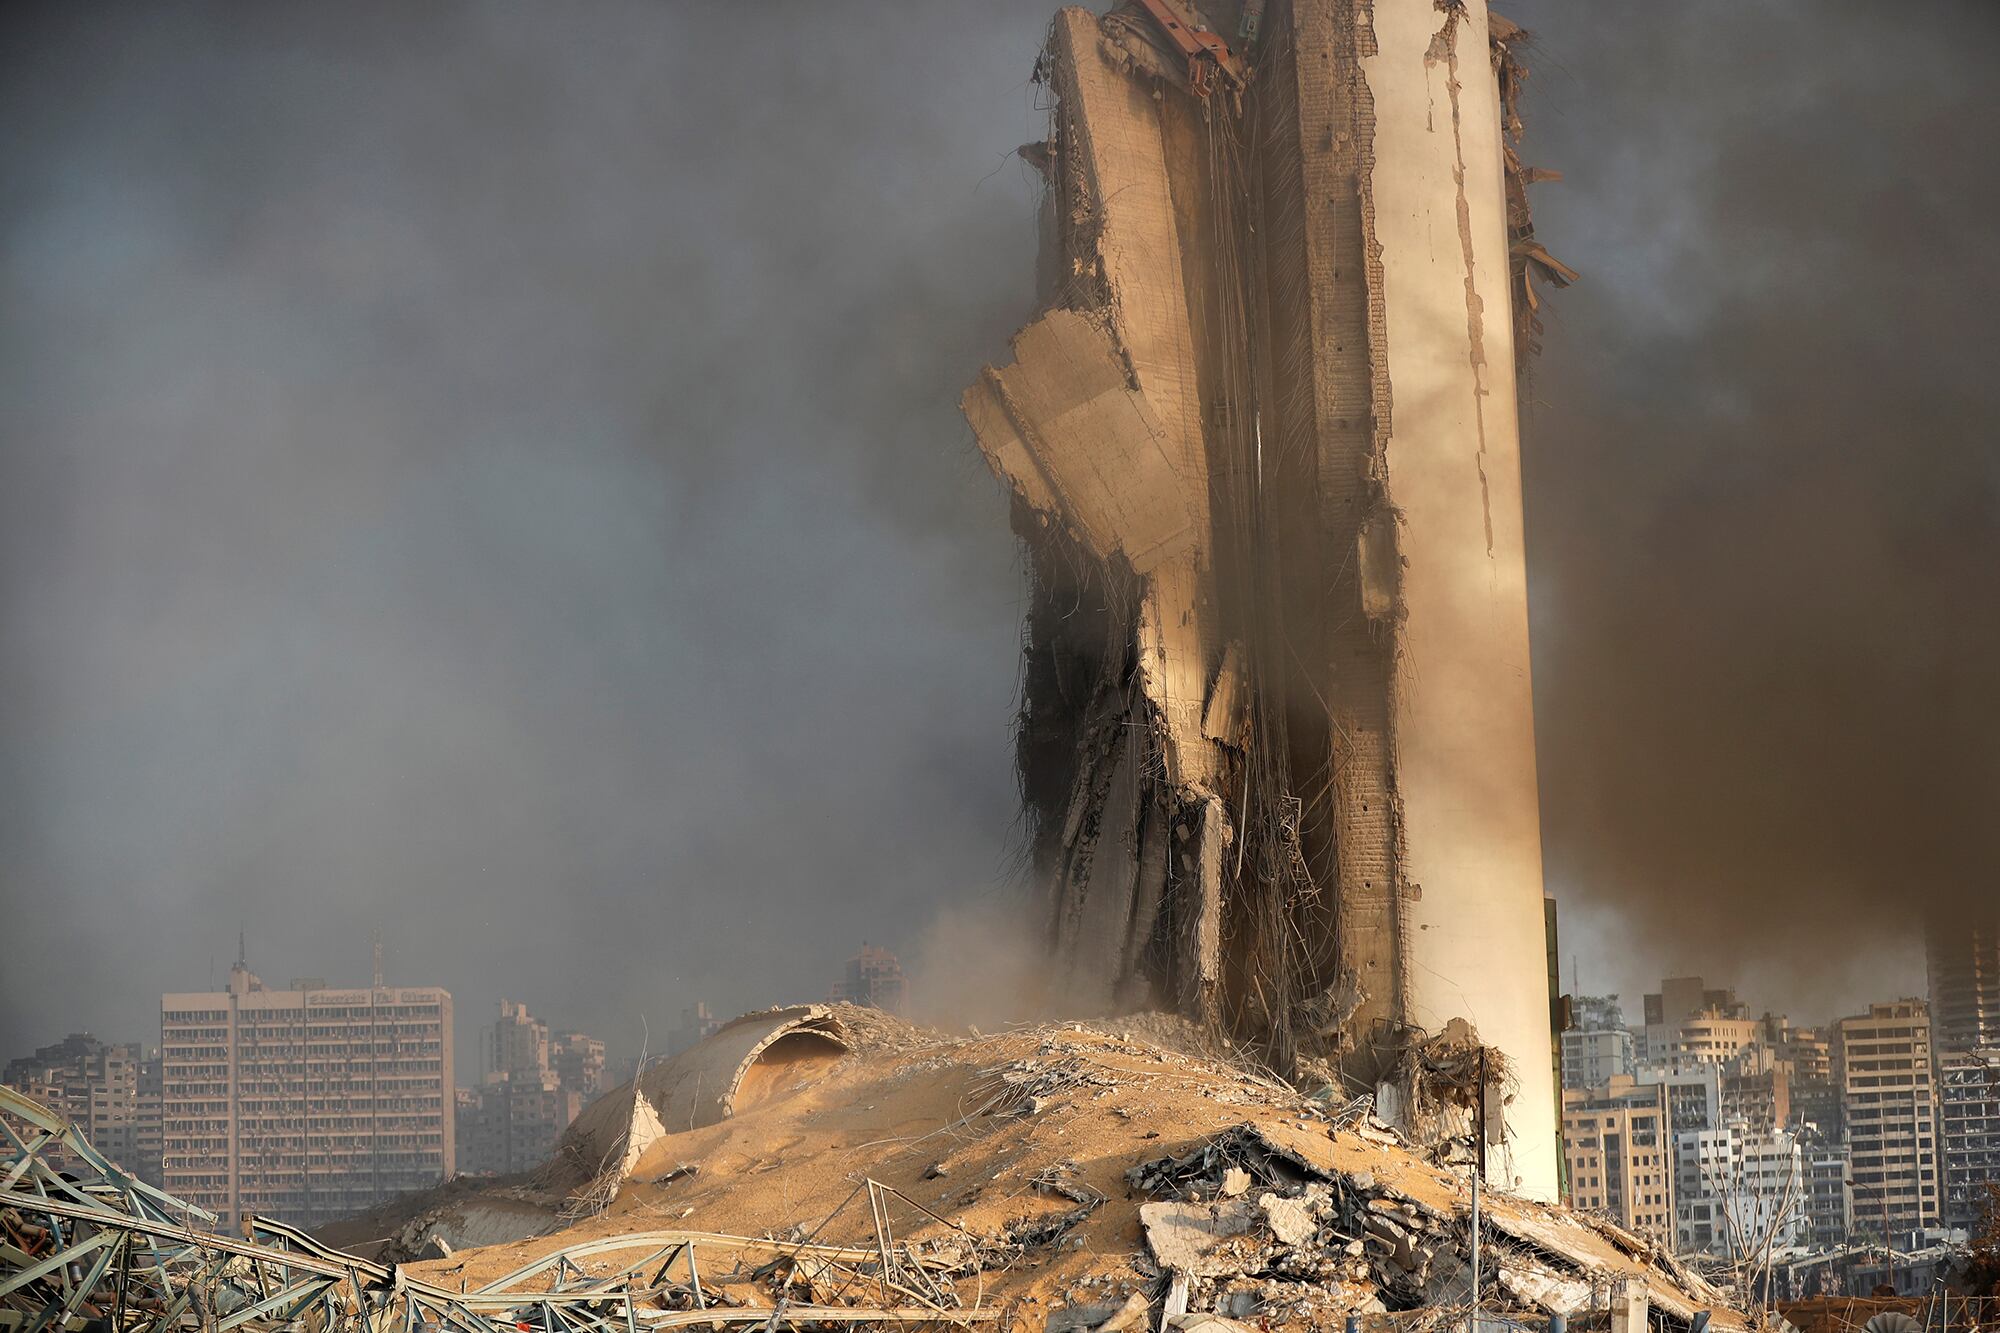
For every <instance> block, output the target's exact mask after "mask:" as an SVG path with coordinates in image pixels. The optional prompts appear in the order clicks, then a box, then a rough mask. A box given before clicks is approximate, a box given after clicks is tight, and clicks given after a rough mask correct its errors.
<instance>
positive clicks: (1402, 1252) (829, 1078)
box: [324, 1008, 1742, 1331]
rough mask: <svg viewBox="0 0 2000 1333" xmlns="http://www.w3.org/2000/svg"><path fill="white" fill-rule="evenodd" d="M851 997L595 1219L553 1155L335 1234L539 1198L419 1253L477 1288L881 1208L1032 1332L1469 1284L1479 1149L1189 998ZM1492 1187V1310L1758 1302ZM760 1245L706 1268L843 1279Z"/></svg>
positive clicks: (710, 1286)
mask: <svg viewBox="0 0 2000 1333" xmlns="http://www.w3.org/2000/svg"><path fill="white" fill-rule="evenodd" d="M840 1016H841V1017H842V1019H843V1020H845V1021H844V1024H843V1026H844V1028H845V1031H846V1034H847V1037H848V1040H849V1043H850V1045H851V1047H852V1049H851V1050H850V1051H848V1052H847V1053H845V1054H839V1053H832V1052H823V1053H820V1054H817V1055H815V1056H813V1057H812V1058H806V1059H794V1060H789V1061H785V1062H780V1063H773V1064H770V1065H760V1066H758V1067H757V1068H756V1069H755V1070H753V1071H752V1076H751V1077H750V1078H748V1079H746V1080H745V1083H744V1085H743V1087H742V1088H741V1090H740V1091H739V1092H738V1094H737V1097H736V1111H735V1114H734V1115H732V1116H731V1117H729V1118H728V1119H724V1120H721V1121H720V1122H719V1123H715V1124H710V1125H707V1126H705V1127H701V1128H695V1129H691V1130H683V1131H681V1132H673V1131H674V1127H673V1126H672V1125H669V1126H667V1129H668V1131H669V1132H668V1133H667V1134H666V1135H665V1136H664V1137H661V1138H659V1139H657V1140H656V1141H654V1142H653V1143H652V1144H651V1145H650V1147H648V1148H647V1149H646V1150H645V1151H644V1153H643V1154H642V1155H641V1156H640V1157H639V1158H638V1161H637V1162H636V1165H635V1166H634V1168H633V1170H632V1171H631V1172H630V1174H629V1175H628V1176H627V1177H626V1178H625V1179H624V1181H623V1182H622V1184H620V1185H619V1187H618V1188H617V1190H616V1192H615V1194H613V1195H611V1196H610V1201H609V1204H608V1206H607V1207H605V1209H604V1211H602V1212H601V1213H597V1214H596V1215H590V1216H583V1217H575V1216H572V1217H571V1218H570V1219H569V1220H568V1221H567V1222H566V1223H565V1222H564V1221H563V1220H561V1219H560V1218H558V1217H557V1209H558V1208H559V1206H560V1205H561V1203H562V1200H563V1195H564V1192H565V1190H567V1191H569V1193H570V1198H571V1199H572V1206H571V1210H570V1211H571V1213H572V1214H574V1212H575V1207H574V1202H573V1201H574V1198H575V1193H576V1191H577V1190H579V1189H580V1188H581V1187H582V1186H583V1185H584V1177H585V1175H586V1174H587V1173H583V1172H576V1171H571V1172H568V1173H565V1172H564V1171H563V1170H562V1169H561V1168H560V1167H559V1166H558V1167H556V1168H552V1169H551V1170H550V1171H545V1172H544V1173H543V1174H542V1175H541V1176H540V1177H539V1178H535V1179H522V1180H516V1181H513V1182H504V1183H495V1184H492V1185H486V1186H482V1187H478V1188H473V1189H467V1188H466V1186H465V1184H464V1183H463V1182H460V1183H458V1184H456V1185H455V1186H449V1187H446V1189H445V1190H444V1191H435V1192H432V1193H431V1194H429V1195H422V1196H417V1197H416V1198H415V1199H413V1200H410V1201H406V1202H405V1203H404V1204H403V1205H401V1207H400V1208H399V1209H391V1210H378V1212H376V1213H374V1214H369V1215H366V1216H364V1217H362V1218H358V1219H354V1220H353V1222H352V1223H350V1224H346V1225H344V1226H343V1227H339V1228H335V1229H333V1230H331V1231H330V1232H329V1233H327V1234H326V1235H325V1237H324V1238H325V1239H327V1240H330V1241H334V1242H336V1243H345V1244H349V1245H357V1244H358V1243H359V1242H362V1241H367V1240H377V1241H379V1240H380V1239H381V1238H383V1237H384V1236H386V1235H390V1234H391V1233H394V1234H395V1235H396V1239H397V1243H398V1245H399V1246H402V1247H409V1246H411V1245H412V1242H415V1241H421V1240H422V1239H423V1238H424V1237H423V1235H422V1233H423V1232H424V1231H425V1229H426V1228H430V1229H431V1230H432V1231H433V1232H438V1233H442V1234H446V1235H448V1236H449V1235H451V1234H453V1233H454V1229H455V1228H457V1230H456V1234H457V1236H458V1237H459V1238H460V1239H461V1240H463V1241H465V1242H468V1243H471V1244H474V1245H477V1244H479V1242H480V1241H481V1240H483V1239H486V1238H487V1237H488V1236H490V1235H492V1234H494V1233H493V1231H492V1230H491V1229H485V1230H484V1234H482V1225H481V1222H482V1219H485V1220H486V1221H489V1222H490V1221H491V1220H492V1218H496V1217H497V1218H500V1219H501V1227H502V1229H503V1230H504V1227H505V1225H507V1224H509V1223H510V1222H511V1223H512V1224H514V1225H518V1219H519V1216H520V1215H521V1213H522V1210H529V1211H533V1210H534V1209H535V1208H538V1207H539V1208H540V1209H541V1210H542V1211H541V1213H540V1217H541V1218H542V1219H543V1220H542V1221H541V1222H540V1223H539V1224H538V1225H539V1226H542V1227H545V1228H548V1230H547V1231H546V1234H542V1235H538V1236H536V1237H534V1238H533V1239H527V1240H515V1241H510V1242H507V1243H502V1244H488V1245H484V1246H482V1247H480V1248H457V1249H455V1251H454V1252H453V1253H451V1254H449V1255H447V1256H445V1257H443V1258H435V1259H430V1260H426V1261H420V1262H415V1263H412V1264H411V1265H410V1271H411V1272H412V1273H413V1274H414V1275H416V1276H419V1277H422V1278H425V1279H427V1280H429V1281H432V1282H436V1283H439V1284H442V1285H446V1286H450V1287H453V1288H457V1287H459V1286H460V1285H461V1284H469V1285H470V1286H472V1287H478V1286H479V1285H481V1284H482V1283H484V1282H487V1281H491V1280H492V1279H494V1278H496V1277H498V1276H500V1275H501V1274H503V1273H506V1272H508V1271H510V1270H513V1269H516V1268H519V1267H521V1266H522V1265H524V1264H526V1263H528V1262H530V1261H531V1260H533V1259H535V1258H538V1257H540V1256H542V1255H546V1254H549V1253H551V1252H553V1251H555V1250H557V1249H561V1248H565V1247H569V1246H573V1245H576V1244H578V1243H580V1242H583V1241H590V1240H597V1239H602V1238H608V1237H612V1236H616V1235H618V1234H620V1233H627V1232H646V1231H661V1230H670V1229H683V1230H699V1231H702V1232H712V1233H728V1234H733V1235H739V1236H775V1237H794V1238H799V1239H804V1238H806V1237H807V1236H810V1237H811V1238H812V1239H813V1240H814V1241H815V1242H819V1243H831V1244H836V1245H841V1244H845V1245H856V1246H868V1247H874V1246H876V1245H878V1244H880V1243H881V1241H882V1240H883V1239H884V1237H883V1236H882V1235H880V1234H878V1230H877V1228H878V1217H879V1219H880V1225H881V1227H882V1228H883V1230H884V1231H885V1232H886V1233H887V1237H886V1238H887V1239H888V1240H890V1241H893V1242H897V1243H908V1244H910V1245H911V1246H912V1247H913V1248H914V1250H915V1251H917V1252H924V1251H925V1250H926V1248H927V1247H929V1248H930V1249H932V1250H935V1251H936V1252H939V1253H945V1252H954V1253H956V1254H958V1255H959V1256H961V1258H960V1260H959V1262H958V1265H957V1268H956V1271H955V1272H954V1275H953V1277H952V1279H951V1280H952V1282H953V1284H954V1297H955V1303H956V1304H958V1305H960V1306H961V1307H968V1308H969V1307H975V1306H976V1307H978V1308H996V1307H997V1308H998V1309H1000V1310H1001V1311H1003V1312H1004V1316H1005V1319H1006V1322H1007V1323H1009V1324H1010V1325H1011V1326H1013V1327H1017V1328H1022V1329H1043V1328H1045V1327H1046V1328H1050V1329H1058V1330H1067V1329H1085V1328H1088V1329H1096V1328H1103V1329H1107V1330H1113V1331H1115V1330H1120V1329H1124V1328H1127V1327H1138V1326H1140V1325H1143V1326H1144V1327H1146V1328H1148V1329H1153V1328H1158V1327H1160V1325H1161V1322H1162V1319H1163V1317H1170V1316H1172V1315H1174V1314H1175V1313H1176V1312H1177V1311H1179V1310H1185V1311H1187V1312H1189V1317H1188V1318H1184V1319H1179V1320H1175V1321H1174V1322H1175V1323H1176V1325H1177V1326H1183V1327H1184V1326H1188V1325H1190V1324H1192V1323H1194V1322H1198V1321H1197V1320H1196V1319H1195V1318H1194V1316H1198V1315H1201V1314H1204V1313H1206V1312H1214V1313H1217V1314H1221V1315H1224V1316H1228V1317H1233V1318H1235V1319H1238V1320H1242V1321H1244V1322H1248V1323H1252V1324H1255V1325H1257V1326H1260V1327H1264V1328H1269V1329H1292V1328H1297V1329H1323V1328H1339V1327H1342V1325H1343V1324H1344V1322H1345V1319H1346V1316H1347V1315H1348V1314H1350V1313H1358V1314H1363V1315H1369V1314H1375V1313H1379V1312H1385V1311H1386V1312H1394V1311H1403V1310H1413V1309H1430V1310H1441V1309H1448V1308H1450V1307H1453V1306H1461V1307H1462V1306H1463V1305H1464V1304H1465V1302H1466V1301H1467V1299H1468V1297H1469V1292H1470V1272H1469V1264H1468V1260H1469V1257H1470V1255H1469V1251H1470V1245H1469V1238H1470V1227H1469V1213H1470V1207H1471V1178H1470V1174H1469V1172H1468V1170H1467V1168H1466V1167H1464V1166H1462V1165H1454V1164H1440V1163H1434V1162H1431V1161H1427V1160H1425V1159H1424V1158H1423V1157H1422V1156H1420V1155H1419V1154H1417V1153H1416V1152H1415V1151H1413V1150H1412V1149H1411V1148H1409V1147H1408V1146H1406V1145H1405V1144H1404V1143H1403V1142H1402V1141H1401V1140H1399V1139H1398V1138H1397V1137H1396V1136H1395V1135H1393V1134H1391V1133H1390V1132H1389V1131H1387V1130H1386V1129H1384V1128H1382V1127H1381V1126H1380V1125H1378V1124H1376V1123H1375V1122H1374V1121H1373V1120H1372V1119H1371V1117H1370V1116H1369V1115H1368V1111H1367V1104H1366V1103H1365V1102H1346V1101H1343V1100H1340V1099H1335V1098H1331V1097H1327V1098H1324V1099H1322V1098H1314V1097H1309V1096H1306V1095H1303V1094H1301V1093H1300V1092H1298V1091H1297V1090H1296V1089H1294V1088H1292V1087H1290V1086H1288V1085H1286V1084H1284V1083H1282V1082H1280V1081H1278V1080H1277V1079H1275V1078H1270V1077H1266V1076H1263V1075H1260V1074H1258V1073H1256V1072H1254V1071H1252V1070H1249V1069H1247V1068H1245V1067H1243V1066H1240V1065H1237V1064H1235V1063H1233V1062H1231V1061H1230V1060H1229V1058H1228V1053H1227V1052H1220V1051H1214V1050H1212V1049H1207V1050H1205V1049H1204V1047H1203V1045H1202V1042H1201V1039H1200V1037H1199V1035H1198V1034H1197V1033H1196V1032H1195V1031H1194V1030H1193V1029H1190V1028H1187V1027H1185V1026H1184V1025H1181V1024H1180V1023H1178V1022H1177V1021H1176V1020H1171V1019H1162V1018H1158V1017H1146V1018H1139V1019H1133V1020H1130V1021H1128V1022H1121V1021H1117V1020H1113V1021H1109V1022H1106V1023H1100V1024H1096V1025H1082V1024H1065V1025H1057V1026H1049V1027H1040V1028H1033V1029H1026V1030H1018V1031H1009V1032H1003V1033H997V1034H992V1035H973V1036H963V1037H955V1036H947V1035H942V1034H936V1033H929V1032H925V1031H922V1030H919V1029H916V1028H912V1027H909V1026H907V1025H903V1024H900V1023H896V1022H894V1021H892V1020H886V1019H883V1018H882V1017H881V1016H879V1015H876V1014H873V1013H872V1012H853V1011H848V1010H846V1009H844V1008H843V1010H842V1011H841V1015H840ZM697 1049H699V1048H697ZM619 1095H620V1094H619V1093H612V1094H608V1096H610V1097H617V1096H619ZM623 1095H624V1096H625V1097H627V1098H628V1099H629V1097H630V1096H631V1093H630V1091H629V1090H627V1091H626V1092H625V1093H624V1094H623ZM870 1181H874V1182H877V1185H878V1186H879V1187H881V1188H876V1189H871V1188H869V1185H868V1182H870ZM1482 1207H1483V1212H1484V1216H1485V1225H1484V1226H1483V1227H1482V1236H1483V1237H1484V1245H1483V1251H1484V1254H1483V1271H1484V1277H1485V1282H1484V1284H1483V1290H1484V1292H1485V1295H1486V1298H1487V1299H1486V1304H1487V1305H1488V1306H1490V1307H1497V1308H1499V1309H1502V1310H1515V1311H1519V1312H1521V1313H1524V1314H1533V1313H1536V1312H1542V1313H1553V1312H1557V1311H1560V1312H1562V1313H1565V1314H1567V1315H1570V1316H1572V1317H1573V1318H1574V1317H1576V1316H1580V1315H1584V1314H1586V1313H1587V1312H1590V1311H1593V1310H1594V1311H1608V1310H1609V1308H1610V1307H1611V1306H1612V1304H1613V1303H1614V1302H1615V1301H1620V1300H1621V1299H1622V1297H1623V1293H1624V1292H1625V1291H1626V1290H1627V1284H1628V1283H1636V1284H1643V1289H1644V1290H1645V1292H1646V1293H1647V1296H1648V1303H1649V1306H1650V1314H1651V1318H1652V1321H1653V1322H1654V1323H1656V1324H1659V1325H1663V1326H1668V1327H1671V1326H1675V1325H1684V1324H1685V1323H1686V1321H1687V1319H1688V1318H1689V1317H1690V1316H1691V1315H1692V1314H1693V1313H1694V1312H1695V1311H1696V1310H1702V1309H1705V1310H1711V1311H1713V1312H1714V1315H1715V1326H1716V1327H1717V1328H1723V1329H1726V1328H1731V1327H1736V1326H1739V1325H1740V1324H1741V1322H1742V1321H1741V1320H1740V1319H1739V1317H1738V1316H1736V1315H1735V1314H1733V1313H1731V1312H1730V1311H1729V1310H1728V1309H1727V1308H1726V1305H1725V1303H1724V1301H1723V1298H1722V1296H1721V1295H1720V1293H1718V1292H1716V1291H1715V1290H1714V1289H1713V1288H1711V1287H1709V1286H1707V1285H1706V1284H1705V1283H1703V1282H1702V1281H1701V1279H1700V1278H1699V1277H1697V1276H1695V1275H1693V1274H1691V1273H1688V1272H1685V1271H1684V1270H1681V1269H1680V1268H1679V1267H1678V1266H1677V1265H1675V1264H1674V1263H1673V1261H1672V1260H1671V1259H1670V1258H1667V1257H1665V1256H1664V1255H1663V1254H1662V1253H1660V1252H1659V1251H1656V1250H1655V1249H1654V1248H1653V1247H1652V1246H1651V1245H1650V1244H1649V1243H1648V1242H1647V1241H1646V1240H1645V1239H1644V1238H1641V1237H1637V1236H1632V1235H1629V1234H1627V1233H1624V1232H1621V1231H1620V1230H1618V1229H1617V1228H1615V1227H1612V1226H1609V1225H1608V1224H1605V1223H1603V1222H1602V1221H1598V1220H1592V1219H1586V1218H1582V1217H1579V1216H1576V1215H1573V1214H1570V1213H1568V1212H1567V1211H1566V1210H1563V1209H1560V1208H1549V1207H1543V1206H1541V1205H1537V1204H1532V1203H1528V1202H1525V1201H1521V1200H1517V1199H1511V1198H1508V1197H1506V1196H1504V1195H1497V1194H1494V1193H1492V1192H1490V1191H1489V1192H1487V1193H1486V1195H1485V1197H1484V1198H1483V1200H1482ZM488 1210H491V1213H490V1216H489V1211H488ZM468 1222H469V1223H470V1224H471V1225H467V1223H468ZM521 1229H522V1230H525V1229H527V1228H525V1227H523V1228H521ZM370 1232H372V1235H371V1234H368V1233H370ZM516 1234H518V1232H517V1233H516ZM433 1252H435V1251H433ZM614 1257H615V1256H614ZM603 1262H604V1263H605V1264H607V1265H608V1264H610V1263H611V1260H610V1259H606V1260H604V1261H603ZM762 1262H763V1260H762V1259H759V1260H757V1261H755V1262H752V1261H747V1260H746V1261H745V1262H743V1263H742V1264H741V1266H740V1267H739V1268H738V1269H737V1270H736V1271H735V1272H734V1273H730V1272H727V1271H725V1272H719V1273H704V1274H703V1275H702V1281H703V1284H704V1287H705V1290H706V1293H707V1297H708V1299H711V1300H714V1299H722V1300H725V1301H728V1302H731V1303H740V1304H749V1305H763V1306H768V1305H771V1304H773V1303H774V1302H775V1301H776V1300H777V1299H779V1298H780V1297H783V1296H786V1295H788V1294H789V1295H790V1296H791V1298H792V1299H799V1300H811V1301H813V1302H815V1303H817V1304H826V1303H828V1302H837V1301H839V1300H840V1299H842V1296H841V1293H840V1292H838V1291H833V1290H826V1291H821V1290H814V1289H812V1281H811V1277H812V1275H811V1274H810V1273H807V1272H802V1271H800V1270H797V1269H791V1270H787V1271H785V1272H783V1273H780V1274H777V1275H776V1276H775V1277H774V1274H773V1272H772V1271H771V1270H770V1269H769V1268H768V1266H767V1267H764V1268H762V1269H760V1268H759V1267H758V1265H759V1264H760V1263H762ZM787 1283H789V1284H791V1285H790V1286H789V1287H787V1286H786V1284H787ZM1637 1289H1638V1288H1636V1287H1635V1288H1634V1290H1637ZM1644 1317H1645V1315H1644V1314H1641V1315H1640V1318H1642V1319H1643V1318H1644Z"/></svg>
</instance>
